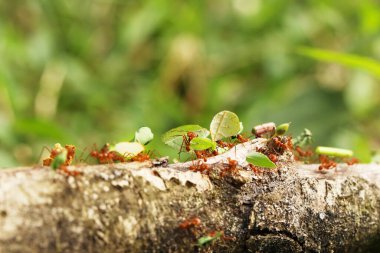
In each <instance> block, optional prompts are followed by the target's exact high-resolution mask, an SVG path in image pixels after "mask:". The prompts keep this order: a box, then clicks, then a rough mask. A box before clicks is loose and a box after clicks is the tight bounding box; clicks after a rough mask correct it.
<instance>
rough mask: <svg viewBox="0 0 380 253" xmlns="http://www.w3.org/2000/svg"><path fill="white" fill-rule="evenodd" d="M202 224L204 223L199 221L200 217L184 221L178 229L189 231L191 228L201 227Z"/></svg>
mask: <svg viewBox="0 0 380 253" xmlns="http://www.w3.org/2000/svg"><path fill="white" fill-rule="evenodd" d="M201 223H202V221H201V219H199V218H198V217H194V218H191V219H187V220H185V221H183V222H182V223H181V224H179V226H178V227H179V228H181V229H188V228H191V227H198V226H200V225H201Z"/></svg>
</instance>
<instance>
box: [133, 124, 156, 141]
mask: <svg viewBox="0 0 380 253" xmlns="http://www.w3.org/2000/svg"><path fill="white" fill-rule="evenodd" d="M153 137H154V135H153V133H152V130H150V128H149V127H141V128H140V129H139V130H137V131H136V132H135V142H139V143H141V144H142V145H146V144H148V143H149V142H150V141H151V140H153Z"/></svg>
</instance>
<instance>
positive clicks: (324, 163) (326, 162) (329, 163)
mask: <svg viewBox="0 0 380 253" xmlns="http://www.w3.org/2000/svg"><path fill="white" fill-rule="evenodd" d="M319 161H320V162H321V165H319V167H318V170H323V169H326V170H328V169H332V168H336V166H337V164H336V162H334V161H333V160H331V159H329V158H328V156H325V155H320V156H319Z"/></svg>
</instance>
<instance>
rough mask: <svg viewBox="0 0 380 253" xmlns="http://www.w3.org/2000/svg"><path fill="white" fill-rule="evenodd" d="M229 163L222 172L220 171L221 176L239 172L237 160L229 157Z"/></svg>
mask: <svg viewBox="0 0 380 253" xmlns="http://www.w3.org/2000/svg"><path fill="white" fill-rule="evenodd" d="M227 160H228V164H227V167H225V168H224V169H223V170H222V172H221V173H220V176H221V177H223V176H224V175H225V174H226V173H230V174H235V173H237V171H238V169H237V166H238V162H237V161H236V160H233V159H231V158H229V157H228V158H227Z"/></svg>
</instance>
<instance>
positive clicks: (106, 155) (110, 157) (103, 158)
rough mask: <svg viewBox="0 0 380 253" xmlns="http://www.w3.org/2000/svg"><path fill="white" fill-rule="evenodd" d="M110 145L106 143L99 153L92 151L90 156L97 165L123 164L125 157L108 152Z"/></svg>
mask: <svg viewBox="0 0 380 253" xmlns="http://www.w3.org/2000/svg"><path fill="white" fill-rule="evenodd" d="M109 148H110V144H109V143H106V144H105V145H104V146H103V147H102V148H101V149H100V150H99V151H97V150H96V149H94V150H93V151H91V153H90V155H91V156H92V157H94V158H96V159H97V160H98V163H100V164H105V163H113V162H125V157H124V156H123V155H121V154H119V153H117V152H115V151H110V150H109Z"/></svg>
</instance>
